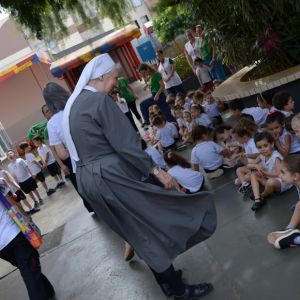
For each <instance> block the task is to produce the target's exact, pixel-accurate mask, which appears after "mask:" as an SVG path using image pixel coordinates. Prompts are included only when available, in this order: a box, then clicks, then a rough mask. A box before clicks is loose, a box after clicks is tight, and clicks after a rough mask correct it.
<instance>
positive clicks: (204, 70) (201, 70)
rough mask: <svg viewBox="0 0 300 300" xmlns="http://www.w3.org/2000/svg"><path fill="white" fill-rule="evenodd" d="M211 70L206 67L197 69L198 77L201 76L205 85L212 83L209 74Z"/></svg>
mask: <svg viewBox="0 0 300 300" xmlns="http://www.w3.org/2000/svg"><path fill="white" fill-rule="evenodd" d="M210 70H211V67H209V66H207V65H204V66H203V67H202V68H199V67H197V69H196V75H197V76H200V78H201V80H202V82H203V84H206V83H208V82H210V81H212V79H211V77H210V74H209V73H208V71H210Z"/></svg>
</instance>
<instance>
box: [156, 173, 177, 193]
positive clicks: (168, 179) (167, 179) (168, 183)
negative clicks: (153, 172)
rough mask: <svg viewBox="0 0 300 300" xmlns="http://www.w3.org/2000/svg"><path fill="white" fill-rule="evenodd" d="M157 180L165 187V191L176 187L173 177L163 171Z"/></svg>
mask: <svg viewBox="0 0 300 300" xmlns="http://www.w3.org/2000/svg"><path fill="white" fill-rule="evenodd" d="M156 178H157V179H158V180H159V181H160V182H161V183H162V184H163V185H164V186H165V190H170V189H171V188H172V187H173V186H174V182H173V177H172V176H171V175H170V174H169V173H167V172H165V171H164V170H162V169H159V173H158V175H157V176H156Z"/></svg>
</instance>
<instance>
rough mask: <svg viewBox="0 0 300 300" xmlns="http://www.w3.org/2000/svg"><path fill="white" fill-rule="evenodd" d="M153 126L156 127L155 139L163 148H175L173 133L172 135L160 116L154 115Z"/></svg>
mask: <svg viewBox="0 0 300 300" xmlns="http://www.w3.org/2000/svg"><path fill="white" fill-rule="evenodd" d="M152 124H153V126H155V127H157V128H158V130H157V133H156V137H155V141H157V142H158V141H160V142H161V144H162V146H163V148H164V150H167V149H173V148H176V147H177V146H176V142H175V139H174V137H175V135H172V131H171V129H170V128H168V127H166V122H164V121H163V120H162V119H161V117H160V116H157V117H155V118H154V119H153V120H152Z"/></svg>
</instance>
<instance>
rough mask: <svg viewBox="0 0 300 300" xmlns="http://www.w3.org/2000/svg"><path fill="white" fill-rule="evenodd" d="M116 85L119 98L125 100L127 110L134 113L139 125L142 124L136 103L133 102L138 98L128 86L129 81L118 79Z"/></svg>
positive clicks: (122, 78)
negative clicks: (117, 85)
mask: <svg viewBox="0 0 300 300" xmlns="http://www.w3.org/2000/svg"><path fill="white" fill-rule="evenodd" d="M118 84H119V88H118V90H119V92H120V97H121V98H124V99H125V100H126V103H127V105H128V108H129V109H130V110H131V111H132V112H133V113H134V115H135V116H136V118H137V119H138V121H139V122H140V123H141V124H143V120H142V117H141V115H140V114H139V112H138V111H137V108H136V103H135V100H137V99H138V98H139V97H138V96H137V94H136V93H135V91H134V89H133V88H132V87H131V85H130V84H129V81H128V80H127V79H125V78H124V77H120V78H119V79H118Z"/></svg>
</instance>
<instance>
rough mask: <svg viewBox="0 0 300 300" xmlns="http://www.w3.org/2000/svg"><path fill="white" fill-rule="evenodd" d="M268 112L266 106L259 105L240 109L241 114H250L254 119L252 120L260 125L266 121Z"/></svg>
mask: <svg viewBox="0 0 300 300" xmlns="http://www.w3.org/2000/svg"><path fill="white" fill-rule="evenodd" d="M268 113H269V110H268V109H267V108H264V109H262V108H260V107H250V108H244V109H243V110H242V114H248V115H251V116H252V117H253V119H254V122H255V123H256V124H259V125H261V126H262V125H264V124H265V123H266V119H267V115H268Z"/></svg>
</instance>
